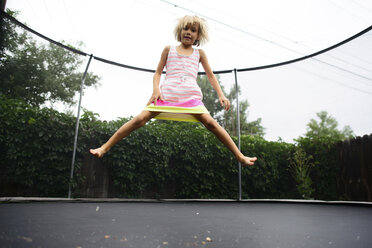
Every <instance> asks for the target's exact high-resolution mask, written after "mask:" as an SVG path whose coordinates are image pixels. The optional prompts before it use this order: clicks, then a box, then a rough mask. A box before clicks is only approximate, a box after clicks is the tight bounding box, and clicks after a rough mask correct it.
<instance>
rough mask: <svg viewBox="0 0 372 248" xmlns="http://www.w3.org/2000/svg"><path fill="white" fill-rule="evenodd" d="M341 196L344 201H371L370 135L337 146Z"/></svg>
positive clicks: (371, 152) (371, 155)
mask: <svg viewBox="0 0 372 248" xmlns="http://www.w3.org/2000/svg"><path fill="white" fill-rule="evenodd" d="M338 148H339V166H340V176H339V179H338V183H339V188H340V191H341V192H340V193H341V196H342V197H343V198H344V199H345V200H352V201H369V202H370V201H372V134H370V135H364V136H363V137H356V138H354V139H351V140H346V141H344V142H341V143H339V144H338Z"/></svg>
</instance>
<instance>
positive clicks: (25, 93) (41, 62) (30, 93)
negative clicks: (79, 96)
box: [0, 11, 99, 106]
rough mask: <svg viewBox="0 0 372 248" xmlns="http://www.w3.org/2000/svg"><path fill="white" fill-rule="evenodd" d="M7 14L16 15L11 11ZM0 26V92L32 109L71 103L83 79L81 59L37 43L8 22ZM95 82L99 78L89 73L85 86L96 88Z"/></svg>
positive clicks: (68, 52)
mask: <svg viewBox="0 0 372 248" xmlns="http://www.w3.org/2000/svg"><path fill="white" fill-rule="evenodd" d="M8 13H9V14H11V15H16V13H15V12H11V11H8ZM2 24H3V25H2V28H1V29H2V30H1V31H2V32H3V34H4V38H3V42H2V44H1V45H0V55H1V59H0V83H1V89H0V92H1V93H2V94H4V95H6V96H7V97H9V98H13V99H23V100H24V101H26V102H27V103H29V104H31V105H33V106H40V105H42V104H44V103H45V102H46V101H50V102H56V101H62V102H64V103H68V104H72V103H74V96H75V93H76V92H77V91H79V90H80V84H81V79H82V72H78V69H79V66H80V65H81V64H82V59H81V57H80V56H79V55H77V54H75V53H72V52H70V51H66V50H65V49H63V48H61V47H59V46H56V45H54V44H52V43H49V44H48V45H43V44H38V43H37V42H36V40H34V39H33V38H32V37H31V36H30V35H29V34H28V33H26V32H25V31H20V30H17V27H16V25H15V24H13V23H11V22H10V21H9V20H7V19H5V20H4V21H3V23H2ZM78 46H82V44H81V43H80V44H78ZM98 80H99V78H98V76H96V75H93V74H92V73H88V74H87V78H86V81H85V86H93V85H97V83H98Z"/></svg>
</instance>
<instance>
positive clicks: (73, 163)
mask: <svg viewBox="0 0 372 248" xmlns="http://www.w3.org/2000/svg"><path fill="white" fill-rule="evenodd" d="M92 58H93V54H91V55H90V57H89V60H88V63H87V67H86V68H85V72H84V75H83V79H82V80H81V85H80V98H79V106H78V112H77V116H76V128H75V139H74V150H73V152H72V163H71V175H70V182H69V184H68V198H71V184H72V180H73V178H74V167H75V157H76V147H77V138H78V134H79V123H80V108H81V99H82V96H83V88H84V83H85V78H86V77H87V72H88V68H89V65H90V61H91V60H92Z"/></svg>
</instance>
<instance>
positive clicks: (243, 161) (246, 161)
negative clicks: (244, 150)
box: [239, 157, 257, 167]
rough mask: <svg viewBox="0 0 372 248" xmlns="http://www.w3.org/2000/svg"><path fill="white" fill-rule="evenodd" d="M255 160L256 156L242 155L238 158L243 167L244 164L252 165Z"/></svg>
mask: <svg viewBox="0 0 372 248" xmlns="http://www.w3.org/2000/svg"><path fill="white" fill-rule="evenodd" d="M256 160H257V158H256V157H253V158H250V157H243V158H242V159H239V161H240V163H241V164H242V165H243V167H246V166H252V165H254V162H255V161H256Z"/></svg>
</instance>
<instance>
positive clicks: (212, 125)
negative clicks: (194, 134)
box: [194, 114, 257, 166]
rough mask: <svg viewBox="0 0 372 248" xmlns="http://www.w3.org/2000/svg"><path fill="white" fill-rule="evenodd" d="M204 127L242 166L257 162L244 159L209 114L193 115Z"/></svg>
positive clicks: (252, 159)
mask: <svg viewBox="0 0 372 248" xmlns="http://www.w3.org/2000/svg"><path fill="white" fill-rule="evenodd" d="M194 116H195V118H197V119H198V120H199V121H200V122H201V123H203V124H204V126H205V127H206V128H207V129H208V130H209V131H211V132H212V133H214V134H215V135H216V136H217V138H218V139H219V140H220V141H221V142H222V143H223V144H224V145H225V146H226V147H227V148H228V149H229V150H230V151H231V152H232V153H233V154H234V156H235V157H236V159H237V160H238V161H240V162H241V163H242V165H243V166H247V165H253V164H254V162H255V161H256V160H257V158H256V157H254V158H250V157H246V156H244V155H243V153H241V152H240V151H239V148H238V147H237V146H236V145H235V143H234V141H233V140H232V139H231V137H230V135H229V134H228V133H227V132H226V130H225V129H224V128H223V127H221V126H220V124H218V122H217V121H216V120H214V119H213V118H212V116H210V115H209V114H201V115H194Z"/></svg>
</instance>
